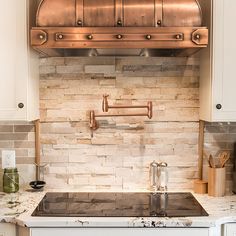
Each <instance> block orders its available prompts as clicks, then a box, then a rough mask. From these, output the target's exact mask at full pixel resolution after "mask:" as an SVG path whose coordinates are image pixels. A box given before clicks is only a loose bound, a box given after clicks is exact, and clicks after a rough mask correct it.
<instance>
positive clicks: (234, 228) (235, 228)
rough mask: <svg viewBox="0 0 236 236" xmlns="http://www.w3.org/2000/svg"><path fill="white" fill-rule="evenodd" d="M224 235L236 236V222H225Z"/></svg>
mask: <svg viewBox="0 0 236 236" xmlns="http://www.w3.org/2000/svg"><path fill="white" fill-rule="evenodd" d="M224 236H236V224H225V225H224Z"/></svg>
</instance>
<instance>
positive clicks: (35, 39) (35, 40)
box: [31, 29, 48, 46]
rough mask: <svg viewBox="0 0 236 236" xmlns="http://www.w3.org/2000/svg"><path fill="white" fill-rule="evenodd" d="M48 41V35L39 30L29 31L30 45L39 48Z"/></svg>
mask: <svg viewBox="0 0 236 236" xmlns="http://www.w3.org/2000/svg"><path fill="white" fill-rule="evenodd" d="M47 41H48V34H47V33H46V32H45V31H43V30H40V29H37V30H33V29H32V30H31V45H32V46H41V45H43V44H44V43H46V42H47Z"/></svg>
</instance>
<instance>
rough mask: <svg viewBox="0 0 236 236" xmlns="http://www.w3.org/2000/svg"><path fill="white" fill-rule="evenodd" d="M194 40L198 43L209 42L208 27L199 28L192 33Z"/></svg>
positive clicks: (204, 43) (205, 43)
mask: <svg viewBox="0 0 236 236" xmlns="http://www.w3.org/2000/svg"><path fill="white" fill-rule="evenodd" d="M192 41H193V42H194V43H195V44H197V45H207V44H208V29H197V30H195V31H194V32H193V33H192Z"/></svg>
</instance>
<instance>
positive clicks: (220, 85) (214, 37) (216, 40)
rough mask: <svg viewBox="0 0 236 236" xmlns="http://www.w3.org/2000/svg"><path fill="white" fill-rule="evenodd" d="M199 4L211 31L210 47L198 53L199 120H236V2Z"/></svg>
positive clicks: (222, 0)
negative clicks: (199, 56)
mask: <svg viewBox="0 0 236 236" xmlns="http://www.w3.org/2000/svg"><path fill="white" fill-rule="evenodd" d="M200 2H201V5H202V9H203V13H204V17H205V19H204V21H205V22H206V23H207V25H208V26H210V28H211V37H210V46H209V47H208V49H204V50H202V51H201V75H200V119H202V120H206V121H222V122H223V121H236V73H235V70H236V60H235V55H236V43H235V37H236V33H235V31H234V22H235V12H236V1H235V0H201V1H200ZM207 12H208V13H207ZM209 12H211V14H209Z"/></svg>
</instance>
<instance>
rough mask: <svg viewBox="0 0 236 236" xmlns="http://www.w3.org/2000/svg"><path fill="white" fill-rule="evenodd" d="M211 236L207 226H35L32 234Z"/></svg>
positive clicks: (32, 235) (71, 235)
mask: <svg viewBox="0 0 236 236" xmlns="http://www.w3.org/2000/svg"><path fill="white" fill-rule="evenodd" d="M42 235H43V236H94V235H96V236H111V235H112V236H154V235H157V236H209V229H207V228H191V229H190V228H188V229H186V228H154V229H145V228H135V229H134V228H133V229H130V228H87V229H85V228H83V229H78V228H34V229H31V236H42Z"/></svg>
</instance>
